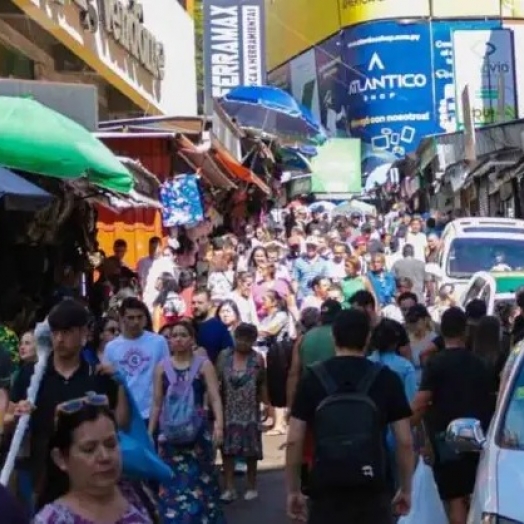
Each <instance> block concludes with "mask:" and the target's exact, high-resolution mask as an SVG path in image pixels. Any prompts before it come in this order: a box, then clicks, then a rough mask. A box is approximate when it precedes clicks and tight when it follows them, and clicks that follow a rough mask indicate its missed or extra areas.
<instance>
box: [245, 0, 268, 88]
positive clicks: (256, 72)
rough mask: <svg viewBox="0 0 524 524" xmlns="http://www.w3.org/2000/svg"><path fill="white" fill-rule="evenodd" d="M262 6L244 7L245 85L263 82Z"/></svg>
mask: <svg viewBox="0 0 524 524" xmlns="http://www.w3.org/2000/svg"><path fill="white" fill-rule="evenodd" d="M261 31H262V29H261V27H260V8H259V7H258V6H255V5H251V6H244V7H243V8H242V36H243V38H242V42H243V45H244V53H243V56H244V85H247V86H256V85H261V84H262V83H263V72H262V58H261V56H260V54H261V48H262V46H261V42H260V40H261Z"/></svg>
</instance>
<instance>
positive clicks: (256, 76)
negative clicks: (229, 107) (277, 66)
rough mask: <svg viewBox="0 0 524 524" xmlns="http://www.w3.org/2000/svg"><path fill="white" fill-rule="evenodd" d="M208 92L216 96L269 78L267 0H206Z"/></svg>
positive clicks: (207, 97)
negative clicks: (265, 6)
mask: <svg viewBox="0 0 524 524" xmlns="http://www.w3.org/2000/svg"><path fill="white" fill-rule="evenodd" d="M203 18H204V96H205V108H206V113H207V114H208V115H210V114H211V113H212V112H213V104H212V99H213V98H218V97H221V96H224V95H226V94H227V93H229V91H231V89H233V88H235V87H238V86H240V85H262V84H265V83H266V82H265V81H266V60H265V56H266V51H265V45H264V40H265V39H264V32H265V21H264V0H242V1H240V0H204V1H203Z"/></svg>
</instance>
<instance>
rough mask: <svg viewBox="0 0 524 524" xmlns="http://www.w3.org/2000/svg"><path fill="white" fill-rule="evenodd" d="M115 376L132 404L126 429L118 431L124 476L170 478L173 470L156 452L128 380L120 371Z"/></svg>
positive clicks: (139, 478)
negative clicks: (126, 380)
mask: <svg viewBox="0 0 524 524" xmlns="http://www.w3.org/2000/svg"><path fill="white" fill-rule="evenodd" d="M113 378H114V379H115V380H116V381H117V382H118V383H119V384H120V385H121V386H122V387H123V388H124V391H125V393H126V397H127V402H128V405H129V426H128V428H127V429H126V430H119V431H118V440H119V443H120V452H121V454H122V472H123V474H124V476H125V477H127V478H130V479H132V480H140V481H146V480H147V481H154V482H160V483H162V482H167V481H169V480H171V479H172V478H173V472H172V470H171V468H170V467H169V466H168V465H167V464H165V463H164V462H163V460H162V459H161V458H160V457H159V456H158V455H157V453H156V451H155V448H154V446H153V442H152V441H151V438H150V437H149V433H148V432H147V429H146V426H145V424H144V420H143V419H142V416H141V415H140V411H139V409H138V406H137V405H136V402H135V399H134V398H133V395H132V394H131V391H130V390H129V388H128V386H127V384H126V382H125V380H124V379H123V377H122V376H121V375H119V374H118V373H116V374H115V375H113Z"/></svg>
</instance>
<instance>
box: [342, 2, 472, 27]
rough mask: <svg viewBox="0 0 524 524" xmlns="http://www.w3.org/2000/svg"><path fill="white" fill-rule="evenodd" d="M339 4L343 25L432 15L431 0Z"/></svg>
mask: <svg viewBox="0 0 524 524" xmlns="http://www.w3.org/2000/svg"><path fill="white" fill-rule="evenodd" d="M458 1H463V0H458ZM339 6H340V21H341V25H342V27H349V26H352V25H355V24H360V23H362V22H370V21H373V20H383V19H387V18H416V17H428V16H429V15H430V10H429V0H378V1H373V0H371V1H370V0H340V2H339Z"/></svg>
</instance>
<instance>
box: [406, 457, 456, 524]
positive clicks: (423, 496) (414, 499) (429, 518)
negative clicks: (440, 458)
mask: <svg viewBox="0 0 524 524" xmlns="http://www.w3.org/2000/svg"><path fill="white" fill-rule="evenodd" d="M398 524H449V523H448V518H447V516H446V512H445V511H444V505H443V504H442V501H441V500H440V497H439V494H438V489H437V485H436V484H435V479H434V478H433V471H432V469H431V468H430V467H429V466H428V465H427V464H426V463H425V462H424V460H423V459H422V457H420V458H419V459H418V464H417V469H416V470H415V475H414V476H413V490H412V495H411V511H410V512H409V514H408V515H406V516H405V517H401V518H400V519H399V521H398Z"/></svg>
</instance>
